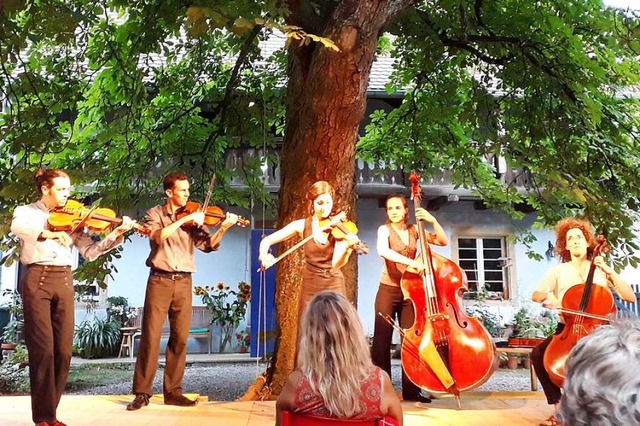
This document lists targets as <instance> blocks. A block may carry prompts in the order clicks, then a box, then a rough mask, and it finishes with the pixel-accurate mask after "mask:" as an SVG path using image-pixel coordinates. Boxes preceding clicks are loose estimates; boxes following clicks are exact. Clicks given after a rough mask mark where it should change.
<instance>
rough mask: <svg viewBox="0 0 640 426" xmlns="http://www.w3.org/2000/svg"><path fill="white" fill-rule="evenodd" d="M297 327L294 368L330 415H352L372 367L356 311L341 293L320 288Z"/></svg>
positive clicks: (355, 410)
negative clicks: (320, 398) (296, 359)
mask: <svg viewBox="0 0 640 426" xmlns="http://www.w3.org/2000/svg"><path fill="white" fill-rule="evenodd" d="M301 327H302V328H301V332H300V333H301V337H300V348H299V351H298V362H297V364H298V365H297V367H298V369H299V370H300V371H301V372H302V374H303V375H304V376H305V377H306V378H307V380H309V383H310V385H311V389H312V390H313V391H315V392H318V393H319V394H320V395H321V396H322V398H323V400H324V404H325V407H326V408H327V410H328V411H329V414H330V415H331V416H332V417H351V416H353V415H354V414H355V413H357V412H358V408H359V401H360V399H361V396H362V392H361V389H360V386H361V384H362V382H363V381H364V380H365V379H366V377H367V376H368V375H369V374H370V371H371V368H372V367H373V363H372V362H371V353H370V350H369V345H368V343H367V340H366V338H365V335H364V328H363V326H362V322H361V321H360V317H359V316H358V313H357V312H356V310H355V308H354V307H353V305H352V304H351V303H350V302H349V301H348V300H347V299H346V298H345V297H344V296H342V295H341V294H338V293H335V292H331V291H324V292H321V293H318V294H317V295H316V296H315V297H314V298H313V299H312V300H311V302H309V305H308V307H307V309H306V311H305V313H304V316H303V318H302V324H301Z"/></svg>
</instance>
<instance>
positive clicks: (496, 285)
mask: <svg viewBox="0 0 640 426" xmlns="http://www.w3.org/2000/svg"><path fill="white" fill-rule="evenodd" d="M505 259H507V256H506V239H505V238H504V237H479V238H476V237H460V238H458V261H459V264H460V267H461V268H462V269H463V270H464V272H465V273H466V274H467V279H468V284H469V292H468V293H466V294H465V298H467V299H477V298H478V293H485V292H486V297H487V298H488V299H501V298H502V299H506V298H507V297H508V288H509V286H508V274H507V273H506V271H505V268H506V265H505Z"/></svg>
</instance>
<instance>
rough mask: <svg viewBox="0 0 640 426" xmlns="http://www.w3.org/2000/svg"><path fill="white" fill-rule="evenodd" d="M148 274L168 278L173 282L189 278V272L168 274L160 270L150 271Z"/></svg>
mask: <svg viewBox="0 0 640 426" xmlns="http://www.w3.org/2000/svg"><path fill="white" fill-rule="evenodd" d="M150 273H151V275H155V276H156V277H162V278H169V279H170V280H174V281H175V280H180V279H182V278H187V277H190V276H191V272H169V271H163V270H161V269H152V270H151V272H150Z"/></svg>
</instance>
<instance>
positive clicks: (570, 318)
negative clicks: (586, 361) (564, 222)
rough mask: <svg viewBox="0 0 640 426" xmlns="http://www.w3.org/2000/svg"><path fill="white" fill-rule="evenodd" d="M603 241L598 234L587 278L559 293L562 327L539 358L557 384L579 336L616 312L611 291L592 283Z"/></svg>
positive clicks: (559, 385) (602, 322) (561, 377)
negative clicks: (563, 324)
mask: <svg viewBox="0 0 640 426" xmlns="http://www.w3.org/2000/svg"><path fill="white" fill-rule="evenodd" d="M606 243H607V241H606V239H605V238H604V236H602V235H599V236H598V237H597V239H596V246H595V247H594V249H593V254H592V256H591V265H590V266H589V273H588V274H587V279H586V281H585V282H584V283H580V284H576V285H574V286H571V287H570V288H569V289H568V290H567V292H566V293H565V294H564V296H563V297H562V307H561V308H559V309H558V312H561V313H562V315H563V316H564V320H565V327H564V329H563V330H562V332H560V333H559V334H554V335H553V337H552V338H551V342H549V346H547V349H546V351H545V352H544V357H543V359H542V362H543V364H544V368H545V369H546V370H547V372H548V373H549V378H550V379H551V381H552V382H553V383H554V384H555V385H556V386H558V387H562V385H563V384H564V379H565V377H566V371H565V368H564V367H565V363H566V360H567V357H568V356H569V352H571V349H573V347H574V346H575V345H576V344H577V343H578V340H580V339H582V338H583V337H585V336H587V335H588V334H591V333H592V332H593V331H594V330H595V329H596V328H597V327H598V326H600V325H602V324H604V323H607V322H609V318H608V316H610V315H613V314H615V313H616V304H615V301H614V299H613V295H612V294H611V292H610V291H609V290H608V289H607V288H605V287H603V286H600V285H597V284H594V283H593V277H594V275H595V270H596V265H595V262H594V261H593V260H594V259H595V258H596V257H597V256H600V254H601V253H602V252H603V251H604V249H605V248H606Z"/></svg>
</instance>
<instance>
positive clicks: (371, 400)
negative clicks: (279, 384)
mask: <svg viewBox="0 0 640 426" xmlns="http://www.w3.org/2000/svg"><path fill="white" fill-rule="evenodd" d="M382 384H383V381H382V370H381V369H380V368H378V367H375V366H374V367H372V368H371V370H370V371H369V375H368V377H367V378H366V379H364V380H363V381H362V383H361V387H360V389H361V391H362V397H361V399H360V401H359V406H358V408H357V410H356V414H355V415H354V416H353V417H350V418H349V420H372V419H380V418H382V417H384V416H383V414H382V412H381V411H380V400H381V398H382ZM294 405H295V407H297V408H296V410H295V412H297V413H302V414H309V415H313V416H319V417H330V415H329V410H328V409H327V408H326V407H325V405H324V399H323V398H322V396H321V395H320V394H319V393H318V392H315V391H313V390H312V388H311V384H310V383H309V380H308V379H307V378H306V377H305V376H304V375H302V374H301V375H300V380H299V381H298V385H297V387H296V395H295V402H294Z"/></svg>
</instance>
